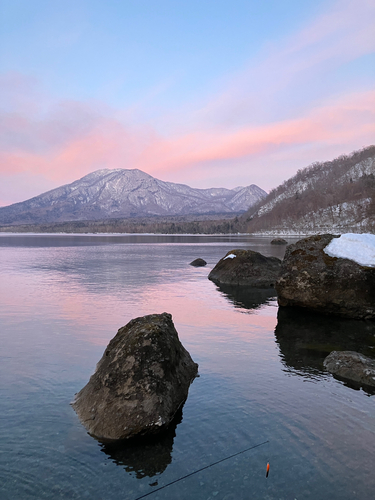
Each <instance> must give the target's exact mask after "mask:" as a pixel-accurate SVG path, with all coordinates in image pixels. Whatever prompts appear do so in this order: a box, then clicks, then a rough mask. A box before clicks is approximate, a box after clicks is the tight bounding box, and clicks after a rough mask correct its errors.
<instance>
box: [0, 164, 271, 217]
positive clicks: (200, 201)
mask: <svg viewBox="0 0 375 500" xmlns="http://www.w3.org/2000/svg"><path fill="white" fill-rule="evenodd" d="M265 196H266V192H265V191H263V189H261V188H259V187H258V186H256V185H254V184H252V185H251V186H247V187H237V188H235V189H225V188H210V189H195V188H191V187H189V186H186V185H184V184H175V183H172V182H164V181H161V180H159V179H155V178H154V177H152V176H151V175H149V174H146V173H145V172H142V171H141V170H137V169H134V170H126V169H115V170H97V171H96V172H93V173H91V174H88V175H86V176H85V177H82V179H79V180H77V181H75V182H72V183H71V184H67V185H65V186H61V187H59V188H56V189H53V190H51V191H48V192H47V193H43V194H41V195H39V196H36V197H34V198H31V199H30V200H27V201H24V202H21V203H15V204H13V205H9V206H8V207H2V208H0V223H1V224H24V223H45V222H59V221H72V220H95V219H106V218H120V217H138V216H146V215H189V214H215V213H216V214H218V213H239V212H244V211H246V210H247V209H248V208H249V207H250V206H252V205H254V204H255V203H257V202H259V201H260V200H261V199H262V198H264V197H265Z"/></svg>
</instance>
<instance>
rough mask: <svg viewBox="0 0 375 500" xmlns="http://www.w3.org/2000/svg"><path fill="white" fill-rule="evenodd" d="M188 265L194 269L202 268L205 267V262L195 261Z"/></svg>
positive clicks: (201, 260) (202, 260)
mask: <svg viewBox="0 0 375 500" xmlns="http://www.w3.org/2000/svg"><path fill="white" fill-rule="evenodd" d="M190 265H191V266H194V267H203V266H206V265H207V262H206V261H205V260H204V259H195V260H193V262H190Z"/></svg>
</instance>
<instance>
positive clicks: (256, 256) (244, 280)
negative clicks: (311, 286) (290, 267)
mask: <svg viewBox="0 0 375 500" xmlns="http://www.w3.org/2000/svg"><path fill="white" fill-rule="evenodd" d="M280 266H281V260H280V259H278V258H277V257H265V256H264V255H262V254H261V253H259V252H254V251H253V250H243V249H237V250H230V251H229V252H227V254H226V255H225V256H224V257H223V258H222V259H220V260H219V262H218V263H217V264H216V266H215V267H214V268H213V269H212V271H211V272H210V274H209V275H208V279H210V280H211V281H214V282H215V283H220V284H225V285H246V286H251V287H256V288H271V287H273V285H274V283H275V281H276V279H277V277H278V275H279V272H280Z"/></svg>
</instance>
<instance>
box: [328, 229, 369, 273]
mask: <svg viewBox="0 0 375 500" xmlns="http://www.w3.org/2000/svg"><path fill="white" fill-rule="evenodd" d="M324 252H325V253H326V254H327V255H330V256H331V257H337V258H341V259H350V260H353V261H354V262H357V264H360V265H361V266H366V267H375V234H353V233H347V234H342V235H341V236H340V237H339V238H335V239H333V240H332V241H331V243H329V245H327V246H326V248H325V249H324Z"/></svg>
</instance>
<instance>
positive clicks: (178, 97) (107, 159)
mask: <svg viewBox="0 0 375 500" xmlns="http://www.w3.org/2000/svg"><path fill="white" fill-rule="evenodd" d="M0 23H1V29H0V93H1V98H0V115H1V116H0V143H1V145H0V206H5V205H9V204H12V203H15V202H19V201H24V200H26V199H29V198H31V197H33V196H36V195H38V194H41V193H43V192H45V191H48V190H50V189H53V188H55V187H58V186H61V185H63V184H68V183H70V182H73V181H75V180H77V179H79V178H81V177H83V176H84V175H86V174H88V173H90V172H93V171H95V170H98V169H103V168H109V169H112V168H127V169H133V168H138V169H140V170H143V171H144V172H147V173H148V174H150V175H152V176H154V177H156V178H158V179H161V180H163V181H170V182H177V183H183V184H188V185H189V186H191V187H196V188H209V187H227V188H234V187H237V186H247V185H250V184H256V185H258V186H259V187H261V188H263V189H265V190H266V191H269V190H270V189H272V188H274V187H276V186H278V185H279V184H281V183H282V182H283V181H284V180H286V179H288V178H289V177H291V176H292V175H294V174H295V173H296V172H297V170H298V169H300V168H304V167H306V166H308V165H309V164H311V163H313V162H315V161H325V160H331V159H333V158H335V157H337V156H339V155H342V154H349V153H350V152H352V151H354V150H357V149H361V148H363V147H366V146H369V145H370V144H375V87H374V82H375V55H374V52H375V2H374V1H373V0H338V1H337V0H298V1H296V0H283V1H282V2H281V1H280V0H231V1H230V2H229V1H228V0H189V1H184V0H106V1H105V2H103V1H102V0H0Z"/></svg>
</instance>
